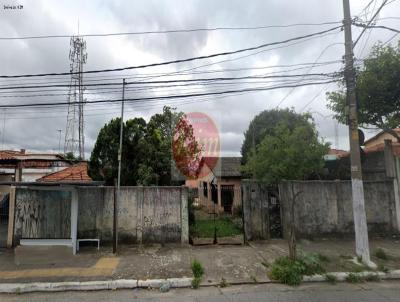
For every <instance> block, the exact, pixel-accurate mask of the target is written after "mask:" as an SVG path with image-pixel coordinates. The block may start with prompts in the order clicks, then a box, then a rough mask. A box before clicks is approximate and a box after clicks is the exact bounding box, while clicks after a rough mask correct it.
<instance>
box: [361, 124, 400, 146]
mask: <svg viewBox="0 0 400 302" xmlns="http://www.w3.org/2000/svg"><path fill="white" fill-rule="evenodd" d="M393 131H394V132H396V133H397V134H398V135H399V136H400V128H395V129H393ZM385 140H391V141H392V143H397V139H396V138H395V137H394V136H393V135H391V134H390V133H387V132H385V131H381V132H379V133H378V134H377V135H375V136H373V137H371V138H370V139H367V140H366V141H365V142H364V147H365V148H366V149H371V148H373V147H376V146H383V145H384V143H385Z"/></svg>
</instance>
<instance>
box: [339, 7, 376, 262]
mask: <svg viewBox="0 0 400 302" xmlns="http://www.w3.org/2000/svg"><path fill="white" fill-rule="evenodd" d="M343 12H344V20H343V24H344V37H345V61H346V64H345V74H344V75H345V80H346V88H347V93H346V100H347V106H348V124H349V138H350V159H351V164H350V165H351V188H352V197H353V215H354V230H355V236H356V254H357V256H358V257H361V258H362V261H363V262H364V263H365V264H366V265H368V266H371V267H373V266H375V264H374V263H372V262H371V259H370V254H369V242H368V228H367V217H366V214H365V205H364V186H363V181H362V171H361V157H360V143H359V134H358V119H357V101H356V92H355V70H354V60H353V40H352V36H351V15H350V4H349V0H343Z"/></svg>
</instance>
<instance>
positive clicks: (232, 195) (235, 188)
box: [185, 157, 242, 214]
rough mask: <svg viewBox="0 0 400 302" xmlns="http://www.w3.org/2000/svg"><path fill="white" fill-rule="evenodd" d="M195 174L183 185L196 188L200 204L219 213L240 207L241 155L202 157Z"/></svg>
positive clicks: (230, 212)
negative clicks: (194, 176) (193, 177)
mask: <svg viewBox="0 0 400 302" xmlns="http://www.w3.org/2000/svg"><path fill="white" fill-rule="evenodd" d="M197 175H198V176H199V177H198V178H196V179H187V180H186V182H185V185H186V186H188V187H190V188H197V189H198V201H199V204H200V205H201V206H203V207H205V208H207V209H208V210H209V211H212V212H213V213H214V212H215V213H220V214H222V213H226V214H232V213H233V212H234V211H235V209H237V208H238V207H241V204H242V203H241V199H242V195H241V176H242V175H241V157H219V158H218V157H203V158H202V159H201V162H200V165H199V170H198V172H197Z"/></svg>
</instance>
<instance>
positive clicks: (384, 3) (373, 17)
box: [353, 0, 388, 48]
mask: <svg viewBox="0 0 400 302" xmlns="http://www.w3.org/2000/svg"><path fill="white" fill-rule="evenodd" d="M387 2H388V0H383V2H382V4H381V6H380V7H379V8H378V9H377V10H376V12H375V14H374V15H373V16H372V18H371V19H370V20H369V21H368V22H367V26H369V25H370V24H371V23H372V21H374V19H375V18H376V16H377V15H378V14H379V12H380V11H381V10H382V8H383V7H384V6H385V5H386V4H387ZM366 29H367V28H364V29H363V30H362V31H361V33H360V35H359V36H358V37H357V39H356V41H355V42H354V43H353V48H354V47H355V46H356V45H357V43H358V41H359V40H360V38H361V36H362V35H363V34H364V32H365V30H366Z"/></svg>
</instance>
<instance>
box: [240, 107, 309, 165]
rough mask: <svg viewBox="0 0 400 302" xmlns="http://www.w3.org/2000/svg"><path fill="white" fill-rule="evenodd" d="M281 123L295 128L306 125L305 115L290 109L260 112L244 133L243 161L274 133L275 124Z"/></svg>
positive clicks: (244, 162) (245, 161)
mask: <svg viewBox="0 0 400 302" xmlns="http://www.w3.org/2000/svg"><path fill="white" fill-rule="evenodd" d="M279 123H282V124H286V125H287V126H288V128H289V129H291V130H293V129H294V128H296V127H297V126H299V125H304V123H305V121H304V117H303V116H302V115H300V114H297V113H295V112H294V111H293V110H290V109H272V110H265V111H262V112H261V113H259V114H258V115H257V116H256V117H254V119H253V120H252V121H251V122H250V125H249V128H248V129H247V130H246V132H245V133H244V141H243V145H242V150H241V153H242V163H243V164H246V163H247V160H248V158H249V156H250V154H251V152H252V150H254V149H255V148H257V146H258V145H259V144H260V143H261V141H262V140H263V139H264V137H265V136H267V135H274V132H275V126H276V125H277V124H279Z"/></svg>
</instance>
